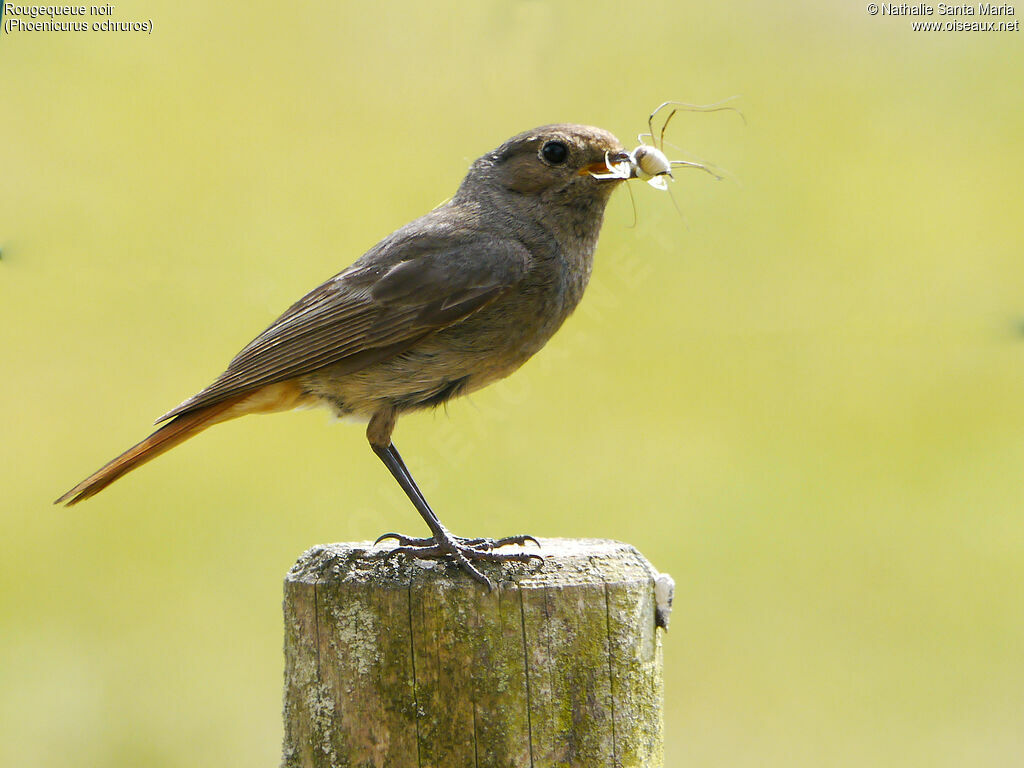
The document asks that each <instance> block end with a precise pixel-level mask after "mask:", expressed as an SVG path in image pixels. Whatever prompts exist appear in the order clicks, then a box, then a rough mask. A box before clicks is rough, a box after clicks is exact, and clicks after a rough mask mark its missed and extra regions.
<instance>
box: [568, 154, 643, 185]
mask: <svg viewBox="0 0 1024 768" xmlns="http://www.w3.org/2000/svg"><path fill="white" fill-rule="evenodd" d="M580 173H581V174H584V175H586V174H590V175H591V176H593V177H594V178H595V179H619V180H626V179H634V178H636V173H635V169H634V166H633V156H632V155H631V154H630V153H629V152H605V153H604V161H603V162H600V163H591V164H590V165H588V166H586V167H585V168H584V169H583V170H582V171H580Z"/></svg>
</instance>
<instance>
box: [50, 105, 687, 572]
mask: <svg viewBox="0 0 1024 768" xmlns="http://www.w3.org/2000/svg"><path fill="white" fill-rule="evenodd" d="M629 163H632V158H631V155H630V154H629V153H627V152H626V151H625V149H624V148H623V146H622V144H620V143H619V141H618V139H616V138H615V137H614V136H613V135H612V134H610V133H608V132H607V131H604V130H601V129H600V128H592V127H588V126H583V125H547V126H543V127H540V128H536V129H534V130H532V131H526V132H525V133H521V134H519V135H518V136H514V137H512V138H511V139H509V140H508V141H506V142H505V143H504V144H502V145H501V146H500V147H498V148H497V149H495V150H494V151H492V152H488V153H487V154H485V155H484V156H483V157H481V158H480V159H478V160H477V161H476V162H474V163H473V165H472V166H471V167H470V169H469V173H468V174H467V175H466V178H465V180H464V181H463V182H462V185H461V186H460V187H459V189H458V191H457V192H456V193H455V196H454V197H453V198H452V199H451V200H450V201H449V202H447V203H445V204H444V205H442V206H440V207H438V208H436V209H435V210H433V211H431V212H430V213H428V214H427V215H426V216H423V217H422V218H419V219H416V220H415V221H413V222H411V223H410V224H407V225H406V226H404V227H402V228H401V229H399V230H397V231H396V232H394V233H392V234H391V235H389V236H388V237H387V238H385V239H384V240H382V241H381V242H380V243H378V244H377V245H376V246H374V247H373V248H371V249H370V250H369V251H367V252H366V253H365V254H364V255H363V256H362V257H361V258H360V259H359V260H358V261H356V262H355V263H354V264H353V265H352V266H350V267H349V268H348V269H346V270H344V271H343V272H341V273H339V274H338V275H335V276H334V277H332V278H331V279H330V280H328V281H327V282H325V283H324V284H323V285H320V286H319V287H317V288H315V289H313V290H312V291H311V292H310V293H308V294H306V295H305V296H304V297H302V298H301V299H299V301H297V302H296V303H295V304H293V305H292V306H291V307H290V308H289V309H288V310H287V311H286V312H285V313H284V314H283V315H281V317H279V318H278V319H277V320H276V321H275V322H274V323H273V324H272V325H271V326H270V327H269V328H267V329H266V330H265V331H264V332H263V333H261V334H260V335H259V336H257V337H256V338H255V339H254V340H253V341H252V342H251V343H250V344H249V345H248V346H247V347H245V349H243V350H242V351H241V352H239V353H238V355H237V356H236V357H235V359H234V360H232V361H231V363H230V364H229V365H228V368H227V370H226V371H225V372H224V373H222V374H221V375H220V376H219V377H218V378H217V379H216V381H214V382H213V383H212V384H211V385H210V386H208V387H207V388H206V389H204V390H202V391H201V392H199V393H198V394H196V395H194V396H192V397H190V398H189V399H188V400H186V401H185V402H183V403H182V404H181V405H179V406H178V407H177V408H174V409H172V410H171V411H168V412H167V413H166V414H164V415H163V416H161V417H160V418H159V419H158V420H157V423H158V424H159V423H161V422H165V423H164V424H163V426H161V427H160V428H159V429H157V430H156V431H155V432H154V433H153V434H151V435H150V436H149V437H147V438H146V439H145V440H143V441H142V442H141V443H139V444H138V445H136V446H134V447H132V448H129V449H128V450H127V451H125V452H124V453H122V454H121V455H120V456H118V457H117V458H116V459H114V460H113V461H111V462H109V463H108V464H106V465H105V466H104V467H102V468H101V469H99V470H98V471H97V472H95V473H94V474H93V475H91V476H90V477H88V478H86V479H85V480H83V481H82V482H81V483H79V484H78V485H76V486H75V487H74V488H72V489H71V490H70V491H68V492H67V493H65V494H64V495H63V496H61V497H60V498H59V499H57V503H62V502H64V503H67V504H69V505H71V504H75V503H77V502H79V501H81V500H82V499H86V498H88V497H90V496H92V495H93V494H95V493H98V492H99V491H100V490H102V489H103V488H105V487H106V486H108V485H109V484H110V483H112V482H113V481H114V480H116V479H117V478H119V477H120V476H121V475H123V474H124V473H126V472H128V471H129V470H131V469H134V468H135V467H137V466H139V465H140V464H142V463H144V462H146V461H148V460H150V459H152V458H153V457H155V456H158V455H159V454H161V453H163V452H164V451H166V450H168V449H169V448H172V447H173V446H175V445H177V444H178V443H180V442H182V441H184V440H185V439H187V438H189V437H192V436H193V435H195V434H197V433H198V432H200V431H202V430H203V429H205V428H206V427H209V426H211V425H212V424H217V423H219V422H222V421H226V420H228V419H233V418H235V417H237V416H242V415H244V414H248V413H268V412H272V411H282V410H288V409H291V408H295V407H297V406H300V405H301V406H307V405H311V404H323V405H326V406H328V407H329V408H331V409H332V410H333V411H334V412H335V413H336V414H338V415H339V416H355V417H363V418H366V419H369V426H368V427H367V430H366V436H367V438H368V439H369V441H370V447H371V448H373V451H374V453H376V454H377V456H379V457H380V459H381V461H383V462H384V464H385V465H386V466H387V468H388V469H389V470H390V471H391V474H392V475H394V477H395V479H396V480H397V481H398V483H399V485H401V486H402V489H403V490H404V491H405V493H406V494H407V495H408V496H409V499H410V500H411V501H412V503H413V505H414V506H415V507H416V509H417V510H418V511H419V513H420V515H422V516H423V519H424V520H425V521H426V523H427V526H428V527H429V528H430V531H431V533H432V534H433V535H432V537H430V538H423V539H417V538H410V537H406V536H401V535H399V534H386V535H385V536H383V537H381V538H382V539H383V538H394V539H396V540H397V542H398V544H399V546H398V548H397V550H396V551H398V552H402V553H405V554H407V555H413V556H417V557H451V558H453V559H454V560H455V561H456V562H457V563H458V564H459V565H460V566H461V567H462V568H463V569H464V570H466V571H467V572H468V573H469V574H470V575H471V576H473V578H475V579H477V580H478V581H480V582H482V583H485V584H488V583H489V582H488V580H487V579H486V578H485V577H484V576H483V575H482V574H481V573H480V571H479V570H478V569H477V568H475V567H474V566H473V564H472V561H474V560H520V561H522V560H526V559H528V558H530V557H536V555H527V554H524V553H522V552H518V551H517V552H497V551H495V550H496V548H497V547H501V546H502V545H506V544H522V543H525V542H527V541H533V538H532V537H530V536H511V537H507V538H504V539H497V540H495V539H465V538H461V537H457V536H453V535H452V534H451V533H449V532H448V530H447V529H446V528H445V527H444V526H443V525H442V524H441V522H440V520H438V518H437V515H436V514H434V512H433V510H432V509H431V508H430V506H429V505H428V504H427V501H426V499H424V498H423V494H422V493H421V492H420V490H419V488H418V487H417V486H416V483H415V482H414V481H413V479H412V475H411V474H410V473H409V470H408V469H407V468H406V466H405V462H403V461H402V457H401V456H399V454H398V451H397V450H396V449H395V446H394V443H392V442H391V433H392V431H393V430H394V428H395V421H396V419H397V418H398V416H399V415H400V414H402V413H405V412H407V411H413V410H416V409H420V408H429V407H434V406H437V405H440V404H442V403H444V402H445V401H447V400H449V399H450V398H452V397H455V396H456V395H463V394H466V393H468V392H472V391H474V390H476V389H479V388H480V387H483V386H485V385H487V384H489V383H491V382H493V381H496V380H498V379H500V378H503V377H505V376H508V375H509V374H510V373H512V372H513V371H514V370H516V369H517V368H518V367H519V366H521V365H522V364H523V363H524V362H526V360H527V359H529V358H530V356H531V355H533V354H534V353H535V352H537V351H538V350H539V349H540V348H541V347H543V346H544V344H545V343H546V342H547V340H548V339H550V338H551V336H552V334H554V333H555V331H557V330H558V328H559V326H561V325H562V322H563V321H564V320H565V319H566V317H568V316H569V314H570V313H571V312H572V311H573V309H574V308H575V307H576V305H577V303H579V300H580V298H581V297H582V296H583V291H584V289H585V288H586V286H587V282H588V280H589V278H590V271H591V266H592V263H593V255H594V248H595V246H596V245H597V237H598V232H599V231H600V229H601V220H602V218H603V216H604V210H605V205H606V204H607V202H608V198H609V197H610V195H611V193H612V191H613V190H614V189H615V188H616V187H617V186H618V184H619V183H620V182H621V181H623V180H624V179H625V178H628V177H630V176H635V175H636V174H635V172H633V173H630V172H629V165H627V164H629ZM623 168H625V169H626V172H625V173H623V172H618V171H621V169H623ZM613 170H615V171H617V172H614V173H609V171H613ZM665 172H666V173H667V170H666V171H665Z"/></svg>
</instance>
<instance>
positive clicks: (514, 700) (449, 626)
mask: <svg viewBox="0 0 1024 768" xmlns="http://www.w3.org/2000/svg"><path fill="white" fill-rule="evenodd" d="M541 544H542V549H541V550H540V551H541V552H542V554H543V555H544V557H545V558H546V559H545V562H544V565H543V566H542V567H538V565H537V564H536V563H532V564H529V565H524V564H519V563H516V564H507V563H506V564H493V563H484V564H483V566H482V569H483V570H484V571H485V572H486V573H487V575H488V576H489V577H490V578H491V579H492V580H493V581H494V582H495V584H496V588H495V589H494V590H493V591H491V592H489V591H488V590H487V589H486V587H482V586H481V585H479V584H477V583H476V582H474V581H472V580H471V579H469V577H468V576H466V574H464V573H462V572H460V571H459V570H458V569H456V568H455V566H453V565H451V564H449V563H446V562H425V561H414V560H409V559H407V558H405V557H403V556H394V555H392V556H387V557H382V556H381V555H380V550H381V549H382V548H381V547H378V548H376V549H375V548H373V547H372V545H371V544H369V543H345V544H330V545H326V546H319V547H314V548H313V549H310V550H309V551H308V552H306V553H304V554H303V555H302V556H301V557H300V558H299V560H298V562H297V563H296V564H295V565H294V566H293V567H292V569H291V571H289V573H288V576H287V578H286V579H285V594H284V616H285V686H284V691H285V692H284V726H285V736H284V750H283V757H282V761H281V765H282V766H283V768H299V767H300V766H301V767H302V768H342V767H344V768H350V767H351V768H355V766H359V768H363V767H364V766H365V767H368V766H373V767H374V768H384V767H385V766H386V767H387V768H406V767H408V768H427V767H428V766H431V767H435V768H442V767H443V768H492V767H497V766H501V767H502V768H526V767H530V768H548V767H549V766H550V767H552V768H553V767H554V766H586V767H587V768H595V767H597V766H600V767H601V768H604V766H622V767H623V768H633V767H635V768H657V767H658V766H661V765H662V764H663V746H662V728H663V724H662V698H663V682H662V658H661V637H660V632H659V631H658V629H657V626H661V627H665V626H667V620H668V608H669V604H670V600H671V579H670V578H669V577H667V576H665V575H662V574H658V572H657V571H655V570H654V569H653V568H652V567H651V565H650V563H648V562H647V560H645V559H644V557H643V556H642V555H641V554H640V553H639V552H637V551H636V550H635V549H634V548H633V547H631V546H629V545H627V544H622V543H619V542H616V541H607V540H594V539H590V540H579V539H542V540H541Z"/></svg>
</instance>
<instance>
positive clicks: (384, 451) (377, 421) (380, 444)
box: [366, 409, 543, 587]
mask: <svg viewBox="0 0 1024 768" xmlns="http://www.w3.org/2000/svg"><path fill="white" fill-rule="evenodd" d="M396 416H397V414H396V413H395V412H394V410H392V409H388V410H386V411H378V412H377V413H376V414H374V416H373V418H372V419H371V420H370V424H369V426H368V427H367V429H366V436H367V439H368V440H369V442H370V447H371V448H373V452H374V453H376V454H377V456H378V457H379V458H380V460H381V461H382V462H384V466H386V467H387V468H388V470H389V471H390V472H391V474H392V475H393V476H394V478H395V480H397V481H398V484H399V485H400V486H401V487H402V490H403V491H405V494H406V496H408V497H409V500H410V501H411V502H412V503H413V506H414V507H416V510H417V511H418V512H419V513H420V516H421V517H422V518H423V520H424V522H426V524H427V527H428V528H430V531H431V533H433V534H434V535H433V537H432V538H429V539H416V538H411V537H408V536H402V535H401V534H397V533H387V534H384V535H383V536H381V537H380V538H379V539H377V541H378V542H379V541H381V540H383V539H387V538H393V539H396V540H397V541H398V544H399V546H398V547H397V548H395V549H394V550H392V552H398V553H401V554H405V555H409V556H411V557H419V558H438V557H451V558H452V559H453V560H455V562H456V563H457V564H458V565H459V567H460V568H462V569H463V570H464V571H466V572H467V573H468V574H469V575H470V576H472V577H473V578H474V579H475V580H476V581H479V582H480V583H481V584H485V585H487V586H488V587H490V586H491V582H490V579H488V578H487V577H486V576H484V575H483V574H482V573H480V571H479V570H477V568H476V567H474V566H473V563H472V561H473V560H489V561H499V562H507V561H517V562H527V561H529V560H531V559H537V560H540V561H541V562H543V558H541V557H540V555H536V554H532V553H530V554H526V553H520V552H515V553H513V552H509V553H503V552H495V551H494V549H495V548H496V547H501V546H504V545H506V544H524V543H526V542H527V541H532V542H534V543H535V544H536V543H537V540H536V539H535V538H533V537H532V536H508V537H506V538H503V539H464V538H462V537H459V536H453V535H452V534H451V533H450V532H449V531H448V529H447V528H445V527H444V525H442V523H441V521H440V520H439V519H438V517H437V515H436V514H435V513H434V510H432V509H431V508H430V505H429V504H428V503H427V500H426V499H425V498H424V496H423V493H422V491H420V489H419V487H418V486H417V485H416V481H415V480H413V478H412V474H410V472H409V469H408V468H407V467H406V466H405V462H404V461H403V460H402V457H401V455H399V453H398V450H397V449H396V448H395V446H394V443H392V442H391V433H392V432H393V431H394V428H395V420H396ZM538 546H539V545H538Z"/></svg>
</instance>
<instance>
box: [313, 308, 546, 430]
mask: <svg viewBox="0 0 1024 768" xmlns="http://www.w3.org/2000/svg"><path fill="white" fill-rule="evenodd" d="M494 309H500V307H494V308H493V309H492V308H488V309H486V310H484V311H482V312H480V313H479V314H477V315H474V316H472V317H471V318H469V319H468V320H466V321H464V322H462V323H459V324H457V325H454V326H451V327H449V328H446V329H444V330H443V331H440V332H439V333H436V334H434V335H432V336H429V337H427V338H426V339H423V340H422V341H420V342H418V343H417V344H416V345H415V346H413V347H412V348H411V349H408V350H406V351H405V352H403V353H401V354H399V355H396V356H394V357H392V358H389V359H387V360H382V361H380V362H378V363H374V364H372V365H370V366H367V367H366V368H363V369H361V370H359V371H355V372H349V373H340V372H339V373H334V372H332V369H331V368H330V367H327V368H324V369H321V370H319V371H316V372H314V373H312V374H309V375H307V376H305V377H303V379H302V381H301V384H302V386H303V389H304V390H305V391H306V392H308V393H310V394H312V395H314V396H318V397H320V398H321V399H323V400H326V401H327V402H328V403H329V404H330V405H331V407H332V408H333V409H334V411H335V412H336V413H337V414H338V415H339V416H361V417H368V416H370V415H372V414H373V413H375V412H376V411H378V410H380V409H381V408H382V407H386V406H391V407H394V408H396V409H397V410H398V411H399V412H402V411H410V410H415V409H419V408H430V407H436V406H438V405H441V404H443V403H445V402H447V401H448V400H450V399H451V398H453V397H457V396H459V395H465V394H468V393H470V392H473V391H475V390H477V389H480V388H481V387H484V386H486V385H488V384H491V383H493V382H495V381H497V380H499V379H502V378H504V377H506V376H508V375H509V374H511V373H513V372H514V371H515V370H516V369H518V368H519V367H520V366H521V365H522V364H523V363H525V362H526V361H527V360H528V359H529V358H530V357H532V356H533V355H534V354H535V353H536V352H537V351H538V350H539V349H540V348H541V347H543V346H544V344H545V343H546V342H547V340H548V339H549V338H550V337H551V335H552V334H554V332H555V330H557V328H558V326H559V325H561V321H562V319H564V318H561V317H559V316H558V315H559V314H560V313H555V312H548V313H546V316H544V315H538V314H533V315H531V316H529V317H528V318H527V319H525V320H522V321H518V322H517V321H515V320H514V319H513V318H511V317H509V316H507V315H503V314H502V313H501V312H500V311H499V312H495V311H493V310H494Z"/></svg>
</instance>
